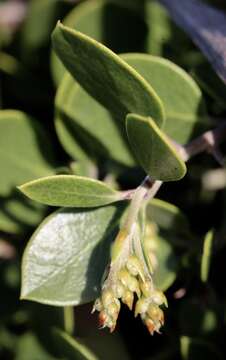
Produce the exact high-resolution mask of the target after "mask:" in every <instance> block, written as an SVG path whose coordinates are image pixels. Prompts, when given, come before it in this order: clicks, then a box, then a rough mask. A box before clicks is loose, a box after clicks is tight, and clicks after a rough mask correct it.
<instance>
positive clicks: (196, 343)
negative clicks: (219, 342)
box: [180, 336, 223, 360]
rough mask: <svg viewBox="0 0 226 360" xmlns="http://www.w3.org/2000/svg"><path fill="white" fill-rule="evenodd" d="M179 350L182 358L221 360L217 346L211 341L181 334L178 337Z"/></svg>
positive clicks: (188, 359)
mask: <svg viewBox="0 0 226 360" xmlns="http://www.w3.org/2000/svg"><path fill="white" fill-rule="evenodd" d="M180 351H181V357H182V359H183V360H200V359H206V360H212V359H216V360H223V356H222V355H221V353H220V352H219V350H218V348H217V347H216V346H215V345H214V344H212V343H211V342H209V341H204V340H202V339H193V338H189V337H187V336H182V337H181V338H180Z"/></svg>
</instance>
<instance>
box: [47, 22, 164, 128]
mask: <svg viewBox="0 0 226 360" xmlns="http://www.w3.org/2000/svg"><path fill="white" fill-rule="evenodd" d="M52 38H53V46H54V49H55V51H56V53H57V55H58V56H59V58H60V59H61V61H62V63H63V64H64V65H65V67H66V68H67V70H68V71H69V72H70V73H71V74H72V75H73V77H74V78H75V79H76V80H77V81H78V82H79V83H80V85H81V86H82V87H83V88H84V89H85V90H86V91H87V92H88V93H89V94H90V95H91V96H93V97H94V98H95V99H96V100H97V101H99V102H100V103H101V104H102V105H104V106H105V107H106V108H107V109H108V110H110V111H111V112H112V113H113V114H114V115H115V116H116V117H117V118H118V119H119V120H121V121H122V122H123V121H124V119H125V116H126V115H127V114H128V113H131V112H134V113H138V114H140V115H144V116H152V117H153V118H154V119H155V121H156V123H157V124H158V125H159V126H162V124H163V121H164V109H163V106H162V103H161V100H160V99H159V97H158V96H157V94H156V93H155V91H154V90H153V89H152V88H151V86H150V85H149V84H148V83H147V82H146V81H145V80H144V79H143V78H142V76H141V75H139V74H138V73H137V72H136V71H135V70H134V69H133V68H132V67H131V66H129V65H128V64H127V63H126V62H125V61H123V60H122V59H120V57H119V56H118V55H116V54H115V53H114V52H112V51H111V50H110V49H108V48H107V47H105V46H104V45H102V44H101V43H99V42H97V41H95V40H94V39H92V38H90V37H88V36H87V35H84V34H82V33H80V32H78V31H75V30H73V29H70V28H68V27H66V26H64V25H62V24H60V23H58V24H57V26H56V28H55V30H54V32H53V36H52Z"/></svg>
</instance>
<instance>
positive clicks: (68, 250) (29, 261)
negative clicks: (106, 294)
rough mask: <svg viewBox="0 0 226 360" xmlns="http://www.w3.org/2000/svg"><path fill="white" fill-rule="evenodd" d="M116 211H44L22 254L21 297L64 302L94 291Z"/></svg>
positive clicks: (117, 216)
mask: <svg viewBox="0 0 226 360" xmlns="http://www.w3.org/2000/svg"><path fill="white" fill-rule="evenodd" d="M122 211H123V207H122V206H119V205H114V206H113V205H112V206H107V207H102V208H96V209H89V210H87V209H84V210H82V209H71V208H70V209H62V210H59V211H57V212H55V213H53V214H52V215H50V216H49V217H47V218H46V219H45V220H44V222H43V223H42V224H41V225H40V226H39V228H38V229H37V230H36V231H35V233H34V234H33V236H32V237H31V239H30V241H29V243H28V245H27V247H26V250H25V253H24V256H23V261H22V290H21V298H22V299H29V300H34V301H38V302H41V303H44V304H50V305H59V306H66V305H78V304H81V303H87V302H90V301H92V300H93V299H95V298H96V297H98V294H99V291H100V286H101V278H102V275H103V272H104V269H105V266H106V264H107V261H108V256H109V250H110V249H109V247H110V243H111V241H112V240H113V238H114V237H115V235H116V231H117V228H118V222H119V220H120V217H121V214H122Z"/></svg>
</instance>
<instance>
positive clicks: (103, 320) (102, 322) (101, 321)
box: [99, 310, 108, 328]
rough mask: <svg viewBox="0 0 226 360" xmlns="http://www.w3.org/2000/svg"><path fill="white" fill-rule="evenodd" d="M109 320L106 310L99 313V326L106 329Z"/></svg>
mask: <svg viewBox="0 0 226 360" xmlns="http://www.w3.org/2000/svg"><path fill="white" fill-rule="evenodd" d="M107 318H108V315H107V314H106V312H105V311H104V310H102V311H101V312H100V313H99V326H100V327H101V328H104V327H105V326H106V321H107Z"/></svg>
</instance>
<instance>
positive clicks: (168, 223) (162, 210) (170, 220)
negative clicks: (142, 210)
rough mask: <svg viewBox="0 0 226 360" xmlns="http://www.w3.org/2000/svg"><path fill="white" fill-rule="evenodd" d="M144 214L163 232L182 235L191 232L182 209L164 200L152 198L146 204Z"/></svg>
mask: <svg viewBox="0 0 226 360" xmlns="http://www.w3.org/2000/svg"><path fill="white" fill-rule="evenodd" d="M146 216H147V218H148V220H149V221H153V222H154V223H156V224H157V225H158V226H159V227H160V230H164V231H165V232H170V233H174V235H175V234H177V235H180V236H183V237H184V236H186V235H189V234H190V232H191V230H190V226H189V223H188V220H187V218H186V216H185V215H184V214H183V213H182V211H181V210H180V209H179V208H178V207H177V206H175V205H173V204H171V203H168V202H166V201H163V200H160V199H156V198H154V199H152V200H151V201H150V202H149V203H148V204H147V206H146Z"/></svg>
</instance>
